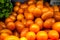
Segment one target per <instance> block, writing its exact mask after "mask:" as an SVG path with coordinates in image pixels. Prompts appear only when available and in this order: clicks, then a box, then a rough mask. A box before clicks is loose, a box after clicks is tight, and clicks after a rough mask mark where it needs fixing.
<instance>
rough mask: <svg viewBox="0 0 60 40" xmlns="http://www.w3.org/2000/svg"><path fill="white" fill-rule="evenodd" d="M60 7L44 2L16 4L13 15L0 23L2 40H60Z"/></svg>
mask: <svg viewBox="0 0 60 40" xmlns="http://www.w3.org/2000/svg"><path fill="white" fill-rule="evenodd" d="M59 38H60V6H56V5H55V6H50V5H49V3H47V2H46V3H45V4H43V1H42V0H40V1H37V2H36V1H35V0H29V1H28V2H27V3H23V4H21V3H20V2H16V3H15V6H14V8H13V12H12V13H11V15H10V16H9V17H8V18H6V20H5V21H4V22H2V21H0V40H59Z"/></svg>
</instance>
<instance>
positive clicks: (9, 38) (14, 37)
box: [4, 35, 19, 40]
mask: <svg viewBox="0 0 60 40" xmlns="http://www.w3.org/2000/svg"><path fill="white" fill-rule="evenodd" d="M4 40H19V38H18V37H16V36H13V35H11V36H8V37H6V38H5V39H4Z"/></svg>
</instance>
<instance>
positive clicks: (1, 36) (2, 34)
mask: <svg viewBox="0 0 60 40" xmlns="http://www.w3.org/2000/svg"><path fill="white" fill-rule="evenodd" d="M8 36H9V34H7V33H1V35H0V38H1V39H2V40H4V39H5V38H6V37H8Z"/></svg>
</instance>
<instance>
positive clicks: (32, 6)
mask: <svg viewBox="0 0 60 40" xmlns="http://www.w3.org/2000/svg"><path fill="white" fill-rule="evenodd" d="M34 10H35V5H30V6H29V7H28V11H29V12H30V13H33V12H34Z"/></svg>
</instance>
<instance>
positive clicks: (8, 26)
mask: <svg viewBox="0 0 60 40" xmlns="http://www.w3.org/2000/svg"><path fill="white" fill-rule="evenodd" d="M7 28H8V29H10V30H14V29H15V23H14V22H9V23H8V24H7Z"/></svg>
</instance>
